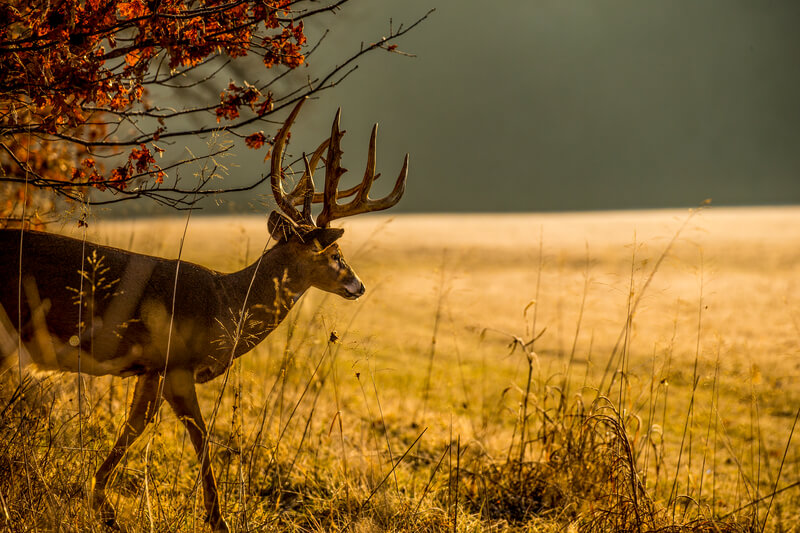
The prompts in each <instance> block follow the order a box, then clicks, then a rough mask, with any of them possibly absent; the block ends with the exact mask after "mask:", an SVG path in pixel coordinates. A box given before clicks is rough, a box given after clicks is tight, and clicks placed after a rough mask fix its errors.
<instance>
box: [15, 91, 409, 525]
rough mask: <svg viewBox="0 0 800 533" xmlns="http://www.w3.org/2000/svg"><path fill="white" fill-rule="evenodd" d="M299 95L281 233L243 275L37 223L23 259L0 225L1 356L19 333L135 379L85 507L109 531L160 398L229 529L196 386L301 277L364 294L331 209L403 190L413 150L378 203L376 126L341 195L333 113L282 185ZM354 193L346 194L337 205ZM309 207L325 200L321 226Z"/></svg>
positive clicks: (270, 323) (82, 363)
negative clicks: (363, 166) (360, 172)
mask: <svg viewBox="0 0 800 533" xmlns="http://www.w3.org/2000/svg"><path fill="white" fill-rule="evenodd" d="M302 104H303V100H300V101H299V102H298V104H297V106H296V107H295V108H294V110H293V111H292V112H291V114H290V115H289V117H288V118H287V119H286V122H285V123H284V124H283V127H282V128H281V129H280V131H279V132H278V134H277V135H276V137H275V139H274V146H273V149H272V150H273V151H272V159H271V169H270V177H271V184H272V192H273V195H274V197H275V201H276V202H277V204H278V207H279V208H280V209H281V210H282V211H283V213H280V212H278V211H273V212H272V213H271V214H270V218H269V225H268V227H269V231H270V233H271V235H272V237H273V238H274V239H275V241H276V243H275V245H274V246H273V247H272V248H270V249H269V250H268V251H266V252H265V253H264V254H263V256H261V258H259V259H258V260H257V261H256V262H255V263H253V264H252V265H250V266H248V267H247V268H245V269H243V270H241V271H239V272H235V273H232V274H222V273H219V272H215V271H213V270H209V269H207V268H205V267H202V266H199V265H195V264H192V263H187V262H180V264H179V263H178V262H177V261H176V260H167V259H162V258H159V257H151V256H147V255H141V254H136V253H133V252H128V251H125V250H120V249H117V248H111V247H107V246H100V245H97V244H92V243H88V242H86V243H85V242H83V241H81V240H77V239H72V238H69V237H64V236H59V235H53V234H49V233H40V232H33V231H26V232H25V233H24V235H23V236H22V237H23V239H22V243H23V246H22V254H21V258H22V268H21V269H20V264H19V258H20V248H19V244H20V233H19V230H1V231H0V257H1V259H0V280H2V287H3V289H2V296H1V297H0V303H1V304H2V308H0V356H3V357H0V360H2V359H4V358H8V356H10V355H13V353H14V352H16V351H17V350H18V348H17V346H18V344H19V342H18V339H17V337H16V335H15V334H14V332H15V330H16V331H18V334H19V335H20V336H21V337H20V338H21V340H22V343H21V347H22V350H21V351H22V354H19V355H20V357H21V358H22V359H25V358H27V359H29V360H31V362H32V363H35V365H37V366H38V367H39V368H43V369H52V370H68V371H74V372H84V373H86V374H92V375H109V374H110V375H114V376H137V381H136V388H135V392H134V394H133V400H132V402H131V407H130V411H129V415H128V419H127V421H126V423H125V426H124V428H123V429H122V432H121V434H120V436H119V438H118V439H117V441H116V443H115V444H114V447H113V448H112V449H111V452H110V453H109V455H108V457H107V458H106V460H105V461H104V462H103V464H102V465H101V466H100V468H99V469H98V470H97V472H96V474H95V483H94V492H93V506H94V508H95V510H96V511H97V513H98V514H99V516H100V518H102V520H104V521H105V522H106V523H107V524H108V525H110V526H112V527H119V526H118V524H117V521H116V513H115V510H114V508H113V506H112V505H111V503H110V502H109V501H108V499H107V498H106V487H107V485H108V483H109V481H110V479H111V477H112V474H113V472H114V469H115V468H116V466H117V465H118V464H119V462H120V460H121V459H122V457H123V455H124V454H125V452H126V450H127V449H128V447H129V446H130V445H131V444H132V443H133V442H134V441H135V440H136V438H137V437H138V436H139V435H140V434H141V433H142V432H143V431H144V429H145V427H146V426H147V425H148V424H149V423H150V422H151V421H152V420H153V418H154V417H155V414H156V412H157V411H158V409H159V407H160V405H161V401H162V398H164V399H166V400H167V402H168V403H169V404H170V405H171V406H172V408H173V410H174V411H175V413H176V415H177V416H178V417H179V418H180V419H181V420H182V421H183V423H184V425H185V427H186V429H187V431H188V432H189V436H190V438H191V441H192V445H193V446H194V448H195V451H196V452H197V457H198V460H199V462H200V465H201V479H202V485H203V497H204V502H205V509H206V512H207V520H208V522H209V523H210V524H211V527H212V528H213V530H214V531H228V530H229V528H228V524H227V523H226V521H225V519H224V518H223V516H222V513H221V511H220V502H219V496H218V493H217V485H216V481H215V478H214V473H213V471H212V469H211V463H210V461H209V455H208V433H207V429H206V425H205V422H204V421H203V415H202V413H201V412H200V407H199V405H198V403H197V395H196V391H195V383H203V382H206V381H208V380H210V379H213V378H215V377H217V376H219V375H221V374H222V373H223V372H225V370H226V369H227V368H228V367H229V366H230V365H231V363H232V361H233V359H234V358H236V357H239V356H241V355H243V354H245V353H247V352H249V351H250V350H251V349H252V348H253V347H254V346H255V345H257V344H258V343H259V342H261V341H262V340H263V339H264V338H265V337H266V336H267V335H269V333H270V332H271V331H272V330H273V329H275V328H276V327H277V326H278V324H279V323H280V322H281V321H282V320H283V318H284V317H285V316H286V314H287V313H288V312H289V310H290V309H291V307H292V305H293V304H294V303H295V302H297V300H298V298H299V297H300V296H301V295H302V294H303V293H304V292H305V291H306V290H308V289H309V288H310V287H316V288H318V289H322V290H324V291H328V292H332V293H335V294H338V295H340V296H343V297H344V298H348V299H356V298H358V297H359V296H361V295H362V294H364V285H363V284H362V283H361V280H360V279H359V278H358V276H357V275H356V274H355V273H354V272H353V270H352V269H351V268H350V267H349V266H348V265H347V263H345V261H344V259H343V258H342V255H341V251H340V250H339V247H338V245H337V244H336V243H335V241H336V240H337V239H338V238H339V237H341V236H342V233H343V231H344V230H342V229H337V228H331V227H329V225H330V222H331V221H332V220H334V219H337V218H342V217H345V216H350V215H355V214H358V213H366V212H370V211H379V210H383V209H387V208H389V207H392V206H393V205H395V204H396V203H397V202H398V201H399V200H400V197H401V196H402V195H403V192H404V190H405V182H406V176H407V170H408V155H406V159H405V161H404V163H403V168H402V170H401V171H400V176H399V177H398V179H397V182H396V184H395V186H394V189H393V190H392V192H391V193H389V194H388V195H387V196H386V197H385V198H382V199H380V200H372V199H370V198H369V197H368V194H369V190H370V187H371V186H372V183H373V181H374V180H375V178H376V177H377V176H376V175H375V137H376V129H375V128H373V130H372V137H371V139H370V144H369V155H368V158H367V159H368V161H367V170H366V173H365V176H364V179H363V181H362V182H361V183H360V184H359V185H356V186H355V187H352V188H350V189H347V190H344V191H339V190H338V183H339V179H340V177H341V175H342V174H343V173H344V172H345V170H344V169H343V168H341V166H340V160H341V149H340V140H341V137H342V135H343V133H342V132H340V131H339V116H340V113H339V112H337V114H336V118H335V119H334V121H333V127H332V129H331V135H330V137H329V138H328V139H327V140H325V141H324V142H323V143H322V144H321V145H320V147H319V148H318V149H317V150H316V151H314V153H313V154H312V157H311V160H310V161H309V160H307V159H305V157H304V163H305V172H304V174H303V176H302V178H301V179H300V181H299V182H298V183H297V185H296V186H295V187H294V188H293V190H292V191H291V192H290V193H285V192H284V189H283V187H282V184H281V182H282V180H283V178H284V173H283V167H282V164H283V163H282V160H283V153H284V148H285V145H286V140H287V137H288V134H289V128H290V127H291V125H292V123H293V122H294V120H295V118H296V117H297V114H298V113H299V111H300V108H301V107H302ZM376 128H377V125H376ZM326 151H327V158H326V159H325V188H324V190H323V191H322V192H320V193H317V192H315V190H314V182H313V171H314V169H315V168H316V166H317V165H318V164H319V162H320V159H322V157H323V154H324V153H325V152H326ZM350 196H352V197H353V198H352V200H349V201H347V202H346V203H343V204H340V203H339V202H338V201H337V199H342V198H347V197H350ZM313 203H322V204H323V206H322V211H321V212H320V214H319V216H318V217H317V219H316V222H315V221H314V218H313V216H312V213H311V206H312V204H313ZM301 205H302V210H299V209H298V206H301ZM20 271H21V272H22V280H21V282H20V279H19V272H20ZM81 278H83V279H81ZM20 286H21V287H22V288H23V290H22V293H21V294H20V291H19V289H18V287H20ZM3 309H4V310H5V316H3V315H4V313H3V312H2V311H3ZM18 309H21V310H22V313H21V316H20V313H19V311H18ZM4 332H5V339H4V338H3V333H4Z"/></svg>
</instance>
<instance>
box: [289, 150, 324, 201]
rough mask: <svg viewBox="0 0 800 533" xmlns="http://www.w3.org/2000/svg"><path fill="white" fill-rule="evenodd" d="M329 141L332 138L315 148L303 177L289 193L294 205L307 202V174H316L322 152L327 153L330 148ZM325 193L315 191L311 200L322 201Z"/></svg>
mask: <svg viewBox="0 0 800 533" xmlns="http://www.w3.org/2000/svg"><path fill="white" fill-rule="evenodd" d="M328 143H330V139H325V140H324V141H322V143H321V144H320V145H319V146H318V147H317V149H316V150H314V153H313V154H311V161H310V162H309V164H308V167H307V168H306V169H305V174H303V178H302V179H301V180H300V181H298V182H297V185H295V187H294V189H292V192H291V193H289V198H290V199H291V202H292V204H293V205H303V203H304V202H305V193H306V190H305V188H304V187H305V185H304V183H303V182H304V180H305V176H306V174H308V175H309V176H311V177H312V179H313V176H314V170H315V169H316V168H317V165H318V164H319V160H320V159H322V154H323V153H325V150H327V149H328ZM322 200H323V194H322V193H321V192H314V197H313V199H312V200H311V202H312V203H315V204H319V203H322Z"/></svg>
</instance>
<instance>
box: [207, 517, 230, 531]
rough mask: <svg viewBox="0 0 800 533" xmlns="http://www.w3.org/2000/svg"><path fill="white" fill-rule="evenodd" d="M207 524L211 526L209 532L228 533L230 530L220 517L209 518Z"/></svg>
mask: <svg viewBox="0 0 800 533" xmlns="http://www.w3.org/2000/svg"><path fill="white" fill-rule="evenodd" d="M208 523H209V524H211V531H213V532H214V533H230V531H231V528H230V526H228V523H227V522H226V521H225V519H224V518H222V516H217V517H216V518H209V519H208Z"/></svg>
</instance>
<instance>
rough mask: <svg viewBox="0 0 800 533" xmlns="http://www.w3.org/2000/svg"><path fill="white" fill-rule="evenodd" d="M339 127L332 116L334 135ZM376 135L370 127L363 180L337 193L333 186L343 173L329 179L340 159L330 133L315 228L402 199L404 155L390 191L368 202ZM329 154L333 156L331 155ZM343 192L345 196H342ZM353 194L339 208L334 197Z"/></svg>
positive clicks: (371, 210)
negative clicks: (351, 197)
mask: <svg viewBox="0 0 800 533" xmlns="http://www.w3.org/2000/svg"><path fill="white" fill-rule="evenodd" d="M338 127H339V113H337V114H336V119H335V120H334V128H333V129H334V132H335V133H336V134H338ZM377 136H378V125H377V124H375V126H374V127H373V128H372V135H370V139H369V151H368V154H367V168H366V170H365V171H364V179H363V180H362V181H361V183H360V184H359V185H356V186H355V187H353V188H351V189H348V190H347V191H343V192H340V193H338V194H337V192H336V186H337V185H338V183H339V177H340V176H341V173H343V172H344V171H343V170H340V171H339V172H338V173H337V174H336V177H335V178H334V179H331V176H332V175H333V174H331V171H334V170H339V166H338V165H339V159H340V157H341V150H340V149H339V142H338V137H337V141H336V143H334V142H333V139H334V133H331V145H330V148H329V149H328V166H327V167H326V169H325V172H326V174H325V207H324V208H323V210H322V213H320V215H319V217H317V225H318V226H320V227H325V226H327V225H328V224H329V223H330V222H331V221H332V220H334V219H337V218H342V217H346V216H351V215H357V214H360V213H370V212H373V211H382V210H384V209H388V208H390V207H392V206H393V205H395V204H397V202H399V201H400V198H402V196H403V193H404V192H405V189H406V178H407V177H408V154H406V157H405V159H404V160H403V168H402V169H401V170H400V175H399V176H398V177H397V181H396V182H395V184H394V188H393V189H392V192H390V193H389V194H388V195H386V196H385V197H383V198H381V199H379V200H371V199H370V198H369V191H370V188H371V187H372V183H373V182H374V181H375V180H376V179H377V178H378V177H379V176H380V174H377V175H376V174H375V160H376V155H375V152H376V145H377ZM332 151H333V153H331V152H332ZM345 193H346V194H345ZM352 194H355V195H356V196H355V197H354V198H353V199H352V200H351V201H350V202H348V203H346V204H344V205H339V204H338V203H337V202H336V198H342V197H345V196H350V195H352Z"/></svg>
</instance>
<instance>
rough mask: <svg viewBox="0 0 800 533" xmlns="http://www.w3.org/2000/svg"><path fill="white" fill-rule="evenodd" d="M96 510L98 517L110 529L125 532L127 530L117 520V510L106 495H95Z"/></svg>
mask: <svg viewBox="0 0 800 533" xmlns="http://www.w3.org/2000/svg"><path fill="white" fill-rule="evenodd" d="M98 500H99V501H98ZM94 512H95V513H96V515H97V518H99V519H100V521H101V522H102V523H103V524H104V525H105V526H106V527H107V528H108V529H110V530H112V531H122V532H123V533H125V532H126V531H127V530H126V529H125V528H124V527H122V526H121V525H120V524H119V522H117V511H116V510H115V509H114V506H113V505H111V503H110V502H109V501H108V500H106V499H105V497H102V498H97V496H95V509H94Z"/></svg>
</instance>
